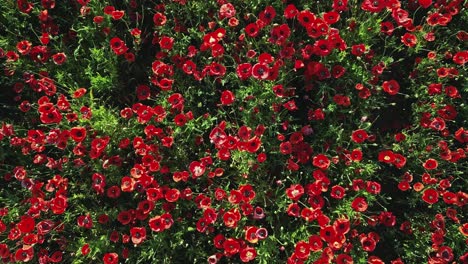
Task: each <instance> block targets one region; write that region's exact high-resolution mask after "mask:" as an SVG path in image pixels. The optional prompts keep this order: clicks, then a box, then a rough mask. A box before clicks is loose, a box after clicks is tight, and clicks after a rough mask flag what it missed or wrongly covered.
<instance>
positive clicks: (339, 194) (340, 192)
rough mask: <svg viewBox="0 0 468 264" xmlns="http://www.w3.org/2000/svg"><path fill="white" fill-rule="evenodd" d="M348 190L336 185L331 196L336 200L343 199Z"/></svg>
mask: <svg viewBox="0 0 468 264" xmlns="http://www.w3.org/2000/svg"><path fill="white" fill-rule="evenodd" d="M345 193H346V190H345V188H343V187H342V186H340V185H335V186H333V187H332V188H331V192H330V196H331V197H332V198H335V199H342V198H343V197H344V196H345Z"/></svg>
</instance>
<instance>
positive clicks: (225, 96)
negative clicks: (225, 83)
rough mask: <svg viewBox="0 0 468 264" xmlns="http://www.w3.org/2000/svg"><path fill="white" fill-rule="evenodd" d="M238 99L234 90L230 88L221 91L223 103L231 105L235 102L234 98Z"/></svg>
mask: <svg viewBox="0 0 468 264" xmlns="http://www.w3.org/2000/svg"><path fill="white" fill-rule="evenodd" d="M235 99H236V97H235V95H234V93H233V92H231V91H230V90H224V91H223V92H222V93H221V104H223V105H231V104H232V103H234V100H235Z"/></svg>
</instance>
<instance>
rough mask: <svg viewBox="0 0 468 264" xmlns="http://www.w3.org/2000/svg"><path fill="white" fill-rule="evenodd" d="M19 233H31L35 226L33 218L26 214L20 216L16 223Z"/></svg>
mask: <svg viewBox="0 0 468 264" xmlns="http://www.w3.org/2000/svg"><path fill="white" fill-rule="evenodd" d="M16 226H17V227H18V229H19V230H20V231H21V233H31V232H32V231H33V230H34V228H35V221H34V218H32V217H31V216H28V215H23V216H21V221H20V222H19V223H18V224H17V225H16Z"/></svg>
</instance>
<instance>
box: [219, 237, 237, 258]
mask: <svg viewBox="0 0 468 264" xmlns="http://www.w3.org/2000/svg"><path fill="white" fill-rule="evenodd" d="M240 247H241V245H240V243H239V241H237V240H236V239H234V238H228V239H226V240H224V242H223V249H224V254H225V255H226V256H232V255H235V254H237V253H238V252H239V250H240Z"/></svg>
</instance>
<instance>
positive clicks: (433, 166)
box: [423, 159, 439, 170]
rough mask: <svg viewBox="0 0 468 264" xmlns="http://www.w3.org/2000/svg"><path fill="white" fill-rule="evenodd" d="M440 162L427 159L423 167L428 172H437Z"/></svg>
mask: <svg viewBox="0 0 468 264" xmlns="http://www.w3.org/2000/svg"><path fill="white" fill-rule="evenodd" d="M438 165H439V164H438V162H437V160H435V159H427V160H426V162H424V164H423V166H424V168H425V169H426V170H435V169H437V166H438Z"/></svg>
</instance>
